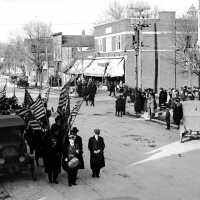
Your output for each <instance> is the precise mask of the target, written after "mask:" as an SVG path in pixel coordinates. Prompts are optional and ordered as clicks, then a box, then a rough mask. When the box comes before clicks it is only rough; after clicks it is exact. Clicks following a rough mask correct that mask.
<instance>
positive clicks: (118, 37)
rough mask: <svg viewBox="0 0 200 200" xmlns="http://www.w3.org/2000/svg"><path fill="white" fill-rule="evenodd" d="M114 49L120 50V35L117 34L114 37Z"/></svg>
mask: <svg viewBox="0 0 200 200" xmlns="http://www.w3.org/2000/svg"><path fill="white" fill-rule="evenodd" d="M115 49H116V50H120V49H121V36H120V35H117V36H116V38H115Z"/></svg>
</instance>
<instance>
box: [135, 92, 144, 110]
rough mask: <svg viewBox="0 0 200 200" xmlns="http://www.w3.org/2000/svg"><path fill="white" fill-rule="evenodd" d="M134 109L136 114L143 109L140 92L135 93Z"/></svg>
mask: <svg viewBox="0 0 200 200" xmlns="http://www.w3.org/2000/svg"><path fill="white" fill-rule="evenodd" d="M134 108H135V112H136V114H138V113H141V112H142V110H143V108H144V105H143V97H142V94H141V92H140V91H137V92H136V98H135V104H134Z"/></svg>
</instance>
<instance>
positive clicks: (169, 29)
mask: <svg viewBox="0 0 200 200" xmlns="http://www.w3.org/2000/svg"><path fill="white" fill-rule="evenodd" d="M139 23H140V20H139V19H123V20H119V21H115V22H112V23H107V24H102V25H98V26H96V27H94V39H95V50H96V53H95V55H93V56H94V57H95V56H98V57H107V58H109V57H115V56H117V57H119V56H120V57H124V58H125V69H124V74H125V84H126V85H128V86H129V87H136V85H138V87H139V88H143V89H144V88H154V89H155V90H157V89H158V88H160V87H163V88H166V89H168V88H180V87H182V86H184V85H188V84H189V83H190V82H191V84H192V85H193V86H197V85H198V83H197V77H195V76H193V75H191V77H190V80H189V72H188V70H184V65H185V63H182V64H180V63H178V62H177V56H176V55H177V38H178V37H180V35H181V34H183V33H182V31H181V27H180V26H181V20H180V19H176V17H175V12H167V11H165V12H159V17H158V19H148V20H144V21H143V24H144V25H145V27H142V30H141V31H140V34H139V35H137V34H136V31H135V27H138V24H139ZM137 37H139V38H137ZM138 39H139V41H140V42H141V43H140V50H139V52H138V51H137V50H136V49H135V43H136V42H137V40H138Z"/></svg>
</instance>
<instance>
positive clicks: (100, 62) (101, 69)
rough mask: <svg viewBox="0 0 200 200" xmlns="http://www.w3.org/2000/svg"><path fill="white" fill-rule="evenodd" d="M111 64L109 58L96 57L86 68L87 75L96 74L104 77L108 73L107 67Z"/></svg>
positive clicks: (85, 73)
mask: <svg viewBox="0 0 200 200" xmlns="http://www.w3.org/2000/svg"><path fill="white" fill-rule="evenodd" d="M109 64H110V61H109V59H95V60H93V62H92V63H91V65H90V66H89V67H88V68H86V69H85V71H84V75H85V76H95V77H103V76H104V75H105V73H106V69H107V67H108V65H109Z"/></svg>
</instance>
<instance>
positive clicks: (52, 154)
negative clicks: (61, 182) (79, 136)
mask: <svg viewBox="0 0 200 200" xmlns="http://www.w3.org/2000/svg"><path fill="white" fill-rule="evenodd" d="M44 160H45V172H46V173H47V174H48V178H49V183H56V184H57V183H58V181H57V177H58V174H59V173H60V172H61V139H60V135H59V127H58V125H57V124H53V125H52V127H51V131H50V133H49V134H47V136H46V137H45V156H44Z"/></svg>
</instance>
